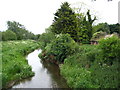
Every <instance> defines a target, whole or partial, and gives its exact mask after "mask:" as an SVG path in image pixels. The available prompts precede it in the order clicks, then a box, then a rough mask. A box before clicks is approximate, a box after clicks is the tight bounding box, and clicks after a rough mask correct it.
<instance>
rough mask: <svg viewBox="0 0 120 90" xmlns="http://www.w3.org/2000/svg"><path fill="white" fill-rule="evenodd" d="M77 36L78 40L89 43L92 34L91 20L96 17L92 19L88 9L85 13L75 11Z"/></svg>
mask: <svg viewBox="0 0 120 90" xmlns="http://www.w3.org/2000/svg"><path fill="white" fill-rule="evenodd" d="M76 17H77V37H78V42H81V43H84V44H86V43H89V42H90V39H91V38H92V35H93V26H92V25H93V22H94V21H95V20H96V17H94V19H92V15H91V14H90V10H88V11H87V13H86V15H83V14H82V13H77V14H76Z"/></svg>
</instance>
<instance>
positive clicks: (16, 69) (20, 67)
mask: <svg viewBox="0 0 120 90" xmlns="http://www.w3.org/2000/svg"><path fill="white" fill-rule="evenodd" d="M0 43H1V44H2V48H1V49H2V53H1V54H2V87H3V88H6V87H9V86H11V85H12V84H14V82H15V81H18V80H21V79H24V78H27V77H31V76H33V75H34V72H32V69H31V67H30V66H29V65H28V63H27V60H26V58H25V56H26V55H27V54H28V53H30V52H31V51H33V50H35V49H36V48H38V47H39V44H38V43H36V42H35V41H32V40H27V41H7V42H0Z"/></svg>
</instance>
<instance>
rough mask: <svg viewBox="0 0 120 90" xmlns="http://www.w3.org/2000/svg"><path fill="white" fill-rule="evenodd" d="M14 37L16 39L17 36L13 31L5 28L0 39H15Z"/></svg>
mask: <svg viewBox="0 0 120 90" xmlns="http://www.w3.org/2000/svg"><path fill="white" fill-rule="evenodd" d="M16 39H17V36H16V34H15V33H14V32H13V31H11V30H7V31H5V32H2V40H3V41H8V40H16Z"/></svg>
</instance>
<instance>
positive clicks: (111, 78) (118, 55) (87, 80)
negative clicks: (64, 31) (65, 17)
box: [60, 37, 120, 88]
mask: <svg viewBox="0 0 120 90" xmlns="http://www.w3.org/2000/svg"><path fill="white" fill-rule="evenodd" d="M119 45H120V40H119V39H117V38H115V37H113V38H108V39H106V40H101V42H100V44H99V45H82V46H80V47H79V51H78V52H77V53H75V54H73V55H71V56H69V57H67V58H66V59H65V61H64V64H63V65H61V66H60V70H61V74H62V75H63V76H64V77H65V79H66V80H67V83H68V85H69V86H70V87H71V88H119V87H120V82H119V81H120V74H119V73H120V68H119V66H120V47H119Z"/></svg>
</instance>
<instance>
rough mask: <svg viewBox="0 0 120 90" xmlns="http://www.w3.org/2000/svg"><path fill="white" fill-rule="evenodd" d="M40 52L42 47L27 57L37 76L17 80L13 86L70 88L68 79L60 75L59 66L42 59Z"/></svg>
mask: <svg viewBox="0 0 120 90" xmlns="http://www.w3.org/2000/svg"><path fill="white" fill-rule="evenodd" d="M40 52H41V50H40V49H39V50H35V51H33V52H32V53H30V54H29V55H28V56H27V57H26V59H27V60H28V64H29V65H30V66H31V67H32V71H33V72H35V76H33V77H32V78H29V79H25V80H22V81H20V82H17V84H16V85H14V86H13V87H12V88H69V87H68V85H67V83H66V80H65V79H64V78H63V77H62V76H61V75H60V70H59V67H58V66H57V65H55V64H52V63H48V62H45V61H42V60H41V59H40V58H39V57H38V54H39V53H40Z"/></svg>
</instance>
